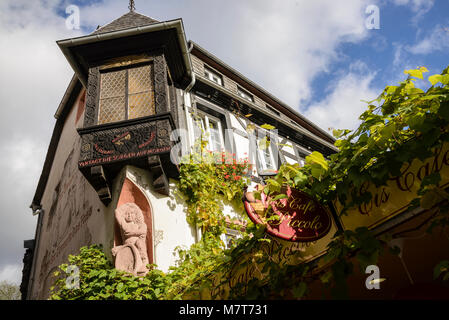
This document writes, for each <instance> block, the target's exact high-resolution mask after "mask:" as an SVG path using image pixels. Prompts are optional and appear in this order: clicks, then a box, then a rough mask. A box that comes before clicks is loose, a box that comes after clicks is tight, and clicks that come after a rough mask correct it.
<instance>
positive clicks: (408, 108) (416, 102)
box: [52, 67, 449, 299]
mask: <svg viewBox="0 0 449 320" xmlns="http://www.w3.org/2000/svg"><path fill="white" fill-rule="evenodd" d="M426 72H428V71H427V69H426V68H425V67H420V68H418V69H415V70H406V71H405V73H406V75H407V79H406V80H404V81H402V82H400V83H399V84H398V85H392V86H387V87H386V88H385V89H384V90H383V92H382V93H381V94H380V95H379V97H377V98H376V99H375V100H373V101H369V102H367V109H366V110H365V111H364V112H363V113H362V115H361V116H360V120H361V124H360V126H359V127H358V128H357V129H356V130H354V131H350V130H334V132H333V134H334V136H335V137H336V139H337V140H336V142H335V146H336V147H337V148H338V149H339V152H337V153H335V154H332V155H330V156H329V157H328V158H325V157H324V156H323V155H322V154H321V153H319V152H313V153H312V154H310V155H309V156H308V157H306V163H305V165H304V166H303V167H301V166H300V165H299V164H283V165H282V166H281V167H280V169H279V172H278V174H277V175H276V176H275V177H273V178H270V179H267V180H266V185H265V187H264V188H263V191H261V192H264V193H266V194H267V195H272V194H274V193H276V194H278V195H279V192H280V190H281V187H282V186H285V185H289V186H291V187H294V188H298V189H300V190H303V191H305V192H306V193H308V194H310V195H312V196H314V197H315V198H316V199H318V200H319V201H321V202H322V203H323V204H326V203H330V202H332V201H336V200H338V201H339V202H340V203H341V204H342V206H343V207H342V210H341V212H340V214H348V209H350V208H353V207H354V206H358V205H360V204H363V203H368V202H369V201H370V200H371V197H372V195H371V194H370V193H369V192H365V193H360V192H357V190H360V187H361V186H362V184H364V183H366V182H369V183H371V184H373V185H375V186H377V187H380V186H382V185H385V184H386V182H387V181H388V179H389V178H390V177H395V176H399V175H400V174H401V168H402V166H403V165H404V164H405V163H411V162H412V161H413V160H414V159H416V158H417V159H420V160H425V159H426V158H429V157H431V156H432V155H433V150H434V149H435V148H441V147H442V145H443V144H444V143H446V142H448V141H449V130H448V128H449V67H448V68H446V69H445V70H444V71H443V72H442V73H441V74H437V75H432V76H430V77H428V81H429V84H430V85H429V87H428V88H427V89H426V90H425V91H424V90H423V89H420V88H418V87H417V86H416V84H415V83H416V82H417V81H418V80H421V79H422V80H423V79H424V76H423V75H424V73H426ZM265 129H267V130H271V129H274V127H269V126H266V128H265ZM248 169H249V166H248V163H247V161H245V160H243V161H239V160H237V159H236V158H235V155H232V154H231V155H229V154H225V153H213V152H207V151H206V148H205V144H204V143H203V142H200V143H199V145H198V146H197V148H196V152H194V153H193V154H192V155H190V156H189V157H188V158H187V159H185V161H184V163H183V164H182V166H181V174H180V179H179V184H178V189H179V192H180V193H181V195H182V196H183V197H184V198H185V199H186V203H187V207H188V215H187V220H188V222H189V223H190V224H191V225H192V226H198V227H200V228H201V229H202V234H203V236H202V238H201V241H199V242H198V243H196V244H194V245H192V247H191V248H189V249H181V248H180V249H178V256H179V261H178V263H177V265H176V266H174V267H172V268H171V269H170V271H169V272H167V273H163V272H161V271H159V270H157V269H156V268H155V266H152V270H151V271H150V272H149V273H148V275H147V276H145V277H143V278H137V277H133V276H130V275H125V274H123V273H122V272H118V271H117V270H115V269H113V268H112V265H111V264H110V262H108V260H107V258H106V257H105V256H104V254H103V253H102V252H101V250H100V249H99V248H97V247H94V248H82V249H81V253H80V255H79V256H71V257H69V263H70V264H76V265H78V266H80V269H81V275H80V279H81V286H80V289H77V290H78V291H77V290H75V291H73V290H72V291H70V290H68V289H66V288H64V283H65V282H64V281H65V280H64V279H65V278H64V277H62V275H64V274H63V273H64V272H65V270H66V268H67V265H62V266H61V267H60V269H61V270H60V271H58V272H57V273H56V276H57V277H60V278H59V280H57V281H56V286H55V288H54V289H53V295H52V298H53V299H72V298H73V299H114V298H117V299H125V298H126V299H180V298H185V297H188V298H201V297H202V295H201V292H204V290H206V291H207V290H210V291H211V290H212V288H214V287H215V289H216V288H217V287H226V285H227V284H228V283H229V280H230V278H231V277H232V276H233V275H235V274H236V270H237V271H238V270H239V269H245V268H250V267H252V268H253V269H252V270H254V275H256V276H254V277H252V278H251V279H243V278H242V280H241V281H239V279H240V278H238V279H237V280H236V281H235V283H234V285H233V286H232V287H231V288H228V289H229V290H228V297H229V298H248V299H255V298H259V299H260V298H271V299H276V298H292V299H297V298H303V297H305V296H307V294H308V292H309V289H308V285H309V284H310V283H311V282H313V281H316V280H319V281H321V283H323V284H324V285H325V286H326V287H329V288H330V290H331V293H332V296H333V297H335V298H345V297H348V288H347V285H346V279H347V277H348V276H349V275H350V274H352V273H353V270H354V265H353V262H352V261H353V260H354V261H357V263H358V264H359V267H360V269H361V270H363V268H364V267H365V266H367V265H369V264H376V262H377V260H378V258H379V256H380V255H381V254H383V253H385V252H387V251H389V252H391V253H394V254H397V253H399V251H398V248H397V247H393V248H391V247H390V246H389V245H388V243H389V240H391V236H390V235H388V234H386V235H384V236H382V237H375V236H374V235H373V234H372V233H371V232H370V230H368V229H367V228H365V227H361V228H357V229H355V230H344V231H338V232H337V233H336V234H335V235H334V237H333V239H332V241H331V242H330V243H329V245H328V248H327V251H326V254H324V255H323V256H322V257H321V258H320V259H318V260H314V261H312V262H308V263H301V264H296V265H289V264H286V263H280V260H279V259H277V258H276V257H278V256H279V255H278V252H277V251H276V250H274V251H267V250H265V248H266V246H267V245H268V244H270V243H272V241H275V240H274V239H271V238H269V237H268V236H267V235H266V233H265V230H264V226H263V225H254V224H252V223H251V222H249V223H248V226H247V228H246V231H245V232H243V234H242V237H241V238H240V239H237V240H236V241H235V243H234V244H233V246H232V247H231V248H228V249H226V248H225V247H224V244H223V243H222V241H221V240H220V235H221V234H222V233H223V231H224V226H225V225H224V221H225V219H224V216H223V213H222V204H221V203H222V202H221V200H222V199H226V200H227V201H231V202H232V201H233V202H235V203H236V204H240V205H241V197H242V195H243V190H244V187H245V185H246V184H247V183H248V181H247V180H246V178H245V173H246V172H247V171H248ZM440 181H441V176H440V174H439V172H438V170H433V172H429V174H428V175H427V176H426V177H423V178H422V179H421V181H420V189H419V191H418V192H417V195H416V199H414V200H413V201H412V202H411V203H410V204H409V206H410V208H413V207H417V206H421V207H422V208H424V209H427V208H432V207H434V206H435V205H437V204H439V206H438V207H437V211H438V214H437V215H435V216H434V218H433V220H432V221H431V222H430V224H429V228H428V231H429V232H432V230H434V229H435V228H446V227H447V226H448V225H449V205H447V201H448V199H449V195H448V194H447V193H446V191H445V190H444V188H442V187H441V186H440V184H439V182H440ZM277 250H280V247H278V249H277ZM351 258H354V259H351ZM319 263H324V264H327V265H328V267H327V268H324V269H321V271H319V272H316V270H317V268H316V267H317V265H318V264H319ZM448 269H449V263H448V261H447V260H445V261H442V262H440V263H439V264H438V265H437V266H435V269H434V277H435V278H442V279H443V280H446V281H447V280H448V279H449V272H448ZM429 272H431V271H429ZM217 277H218V278H219V281H218V283H217V282H216V279H217ZM214 292H215V293H214V294H212V296H211V298H220V297H222V294H223V291H220V290H215V291H214Z"/></svg>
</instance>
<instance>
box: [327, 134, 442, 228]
mask: <svg viewBox="0 0 449 320" xmlns="http://www.w3.org/2000/svg"><path fill="white" fill-rule="evenodd" d="M436 172H438V173H439V174H440V176H441V181H440V183H439V186H440V187H441V188H446V187H448V186H449V144H448V143H444V144H443V146H442V147H440V148H436V149H434V150H433V156H432V157H429V158H427V159H426V160H424V161H421V160H419V159H414V160H413V161H412V162H411V163H405V164H404V165H403V166H402V168H401V174H400V175H399V176H397V177H391V178H390V179H389V180H388V182H387V184H386V185H385V186H381V187H376V186H375V185H373V184H371V183H369V182H366V183H364V184H362V186H361V187H360V189H359V190H357V192H358V194H359V195H363V194H364V193H367V192H370V193H371V195H372V197H371V200H370V201H369V202H368V203H364V204H361V205H359V206H357V207H354V208H351V209H349V210H348V211H347V213H348V214H347V215H342V216H341V220H342V224H343V227H344V228H345V229H350V230H354V229H355V228H357V227H360V226H365V227H368V228H374V227H376V226H378V225H380V224H382V223H384V222H386V221H388V220H390V219H392V218H393V217H395V216H397V215H399V214H401V213H403V212H405V211H407V209H408V207H409V204H410V202H411V201H412V200H413V199H415V198H416V197H417V193H418V190H419V188H420V185H421V181H422V180H423V179H424V178H425V177H427V176H429V175H431V174H432V173H436ZM335 206H336V208H337V211H339V212H341V210H342V209H343V206H342V205H341V204H340V203H338V202H337V203H336V205H335Z"/></svg>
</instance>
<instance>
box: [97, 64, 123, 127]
mask: <svg viewBox="0 0 449 320" xmlns="http://www.w3.org/2000/svg"><path fill="white" fill-rule="evenodd" d="M100 81H101V84H100V85H101V87H100V88H101V90H100V105H99V112H98V124H103V123H109V122H115V121H120V120H124V119H125V116H126V115H125V89H126V87H125V81H126V71H125V70H122V71H115V72H107V73H102V74H101V76H100Z"/></svg>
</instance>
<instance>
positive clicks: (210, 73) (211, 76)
mask: <svg viewBox="0 0 449 320" xmlns="http://www.w3.org/2000/svg"><path fill="white" fill-rule="evenodd" d="M204 76H205V77H206V78H207V79H209V80H210V81H213V82H215V83H217V84H218V85H220V86H222V85H223V78H222V77H221V76H220V75H219V74H218V73H216V72H214V71H212V70H211V69H209V68H206V67H205V68H204Z"/></svg>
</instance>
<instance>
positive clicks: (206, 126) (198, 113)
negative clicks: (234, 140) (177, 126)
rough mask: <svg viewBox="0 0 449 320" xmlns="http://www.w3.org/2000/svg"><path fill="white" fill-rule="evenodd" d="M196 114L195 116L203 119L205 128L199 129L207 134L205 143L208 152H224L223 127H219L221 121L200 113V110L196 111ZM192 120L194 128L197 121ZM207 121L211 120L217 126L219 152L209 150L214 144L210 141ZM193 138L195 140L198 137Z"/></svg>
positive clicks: (202, 112)
mask: <svg viewBox="0 0 449 320" xmlns="http://www.w3.org/2000/svg"><path fill="white" fill-rule="evenodd" d="M196 114H197V116H202V117H204V126H205V128H201V129H203V130H204V132H205V133H206V134H207V142H208V144H207V148H208V150H209V151H217V152H220V151H223V150H224V139H223V127H222V125H221V120H220V119H218V118H217V117H214V116H212V115H210V114H208V113H207V112H204V111H200V110H197V111H196ZM192 120H193V124H194V126H197V125H196V122H197V121H198V120H197V119H195V117H194V119H192ZM209 120H212V121H213V122H215V123H216V124H217V126H218V134H219V139H220V150H211V149H210V148H211V147H212V146H214V144H213V141H212V135H211V131H210V126H209ZM201 126H203V123H202V122H201ZM193 138H194V140H196V139H197V138H198V137H195V135H194V137H193Z"/></svg>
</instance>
